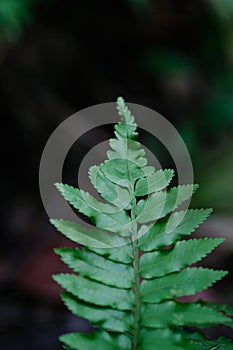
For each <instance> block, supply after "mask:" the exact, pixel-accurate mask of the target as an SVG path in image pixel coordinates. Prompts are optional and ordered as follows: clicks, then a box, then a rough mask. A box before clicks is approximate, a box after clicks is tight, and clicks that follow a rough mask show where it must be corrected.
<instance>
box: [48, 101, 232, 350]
mask: <svg viewBox="0 0 233 350" xmlns="http://www.w3.org/2000/svg"><path fill="white" fill-rule="evenodd" d="M117 110H118V113H119V115H120V117H121V121H120V122H119V123H118V124H117V125H115V136H116V138H114V139H111V140H110V141H109V145H110V150H109V151H108V152H107V160H106V161H105V162H103V163H102V164H100V165H98V166H95V165H94V166H92V167H91V168H90V169H89V179H90V181H91V183H92V185H93V186H94V188H95V189H96V190H97V192H98V193H99V195H100V196H101V198H102V199H103V201H99V200H97V199H95V198H94V197H93V196H91V195H90V194H89V193H87V192H84V191H83V190H80V189H78V188H74V187H72V186H68V185H65V184H56V186H57V188H58V190H59V191H60V192H61V194H62V195H63V196H64V198H65V199H66V200H67V201H68V202H69V203H70V204H71V205H72V206H73V207H74V208H76V209H77V210H78V211H79V212H80V213H82V214H84V215H86V216H87V217H88V218H89V219H90V220H91V221H92V222H93V224H94V225H95V226H96V228H93V229H89V228H85V227H82V226H81V225H79V224H77V223H74V222H69V221H66V220H62V219H52V220H50V221H51V223H52V224H53V225H54V226H55V227H56V228H57V229H58V230H59V231H60V232H61V233H62V234H64V235H65V236H66V237H68V238H69V239H71V240H72V241H74V242H76V243H77V244H81V245H82V247H80V248H78V247H77V248H58V249H55V252H56V253H57V254H58V255H60V257H61V259H62V261H63V262H64V263H65V264H66V265H67V266H69V267H70V268H71V269H72V270H73V272H74V273H73V274H58V275H55V276H53V278H54V280H55V281H56V282H57V283H58V284H59V285H61V286H62V287H63V288H64V289H65V291H63V292H62V299H63V301H64V303H65V305H66V306H67V308H68V309H69V310H70V311H71V312H73V313H74V314H75V315H77V316H79V317H83V318H86V319H87V320H88V321H89V322H91V324H92V325H93V326H94V327H95V328H96V330H95V331H94V332H92V333H90V334H81V333H71V334H66V335H63V336H62V337H61V338H60V339H61V341H62V342H63V343H64V344H65V348H66V349H68V350H92V349H96V350H119V349H122V350H155V349H159V350H160V349H164V350H184V349H188V350H213V349H218V350H230V349H232V348H233V344H232V342H230V341H229V340H227V339H225V338H223V337H222V338H219V339H216V340H214V341H212V340H208V339H206V338H205V336H204V335H203V334H202V333H201V332H191V331H187V330H186V326H191V327H198V328H204V327H209V326H213V325H217V324H223V325H226V326H228V327H233V321H232V316H233V311H232V310H231V309H230V308H229V307H227V306H225V305H223V306H222V305H218V304H215V303H210V302H204V301H196V302H193V303H182V302H178V301H177V300H176V298H177V297H181V296H187V295H193V294H196V293H197V292H200V291H202V290H204V289H206V288H208V287H211V286H212V285H213V284H214V283H215V282H216V281H218V280H220V279H221V278H223V277H224V276H225V275H226V274H227V272H226V271H222V270H213V269H208V268H201V267H198V268H197V267H190V265H192V264H194V263H196V262H197V261H199V260H201V259H203V258H204V257H206V256H207V255H208V254H209V253H210V252H211V251H212V250H213V249H215V248H216V247H217V246H218V245H219V244H221V243H222V242H223V239H221V238H212V239H211V238H199V239H189V240H184V239H183V238H185V237H186V236H188V235H190V234H191V233H192V232H194V231H195V229H196V228H197V227H198V226H199V225H200V224H201V223H203V222H204V221H205V220H206V219H207V218H208V216H209V215H210V213H211V211H212V210H211V209H195V210H192V209H191V210H186V211H175V210H177V209H178V208H179V206H180V204H182V203H183V202H184V201H186V200H188V199H190V198H191V196H192V195H193V193H194V192H195V191H196V190H197V187H198V186H197V185H193V184H190V185H182V186H178V187H172V188H168V186H169V184H170V181H171V179H172V177H173V175H174V171H173V170H170V169H165V170H156V169H155V168H154V167H153V166H148V162H147V159H146V154H145V150H144V149H143V147H142V146H141V144H140V143H139V142H138V141H136V139H137V136H138V133H137V124H136V122H135V118H134V116H133V115H132V113H131V111H130V110H129V108H128V107H127V106H126V104H125V102H124V100H123V99H122V98H118V100H117ZM167 188H168V189H167ZM174 211H175V212H174Z"/></svg>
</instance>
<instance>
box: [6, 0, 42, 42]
mask: <svg viewBox="0 0 233 350" xmlns="http://www.w3.org/2000/svg"><path fill="white" fill-rule="evenodd" d="M36 2H37V0H1V1H0V31H1V33H2V35H4V36H6V37H7V39H8V40H10V41H11V40H14V39H17V38H19V37H20V36H21V35H22V32H23V28H24V25H25V24H26V23H29V22H30V21H31V19H32V16H31V11H32V7H33V5H34V4H35V3H36Z"/></svg>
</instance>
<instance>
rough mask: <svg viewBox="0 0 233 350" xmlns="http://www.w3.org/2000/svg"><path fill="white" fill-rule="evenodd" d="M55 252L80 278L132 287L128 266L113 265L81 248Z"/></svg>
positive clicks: (130, 268)
mask: <svg viewBox="0 0 233 350" xmlns="http://www.w3.org/2000/svg"><path fill="white" fill-rule="evenodd" d="M55 252H56V253H57V254H59V255H60V256H61V259H62V261H64V263H66V265H68V266H69V267H70V268H71V269H73V270H74V272H77V273H79V275H81V276H84V277H88V278H90V279H92V280H95V281H99V282H102V283H103V284H107V285H109V286H115V287H118V288H126V289H128V288H132V286H133V281H134V280H133V269H132V267H131V266H130V265H125V264H120V263H115V262H113V261H110V260H108V259H105V258H103V257H101V256H99V255H98V254H95V253H92V252H90V251H87V250H86V249H81V248H80V249H77V248H73V249H72V248H60V249H55Z"/></svg>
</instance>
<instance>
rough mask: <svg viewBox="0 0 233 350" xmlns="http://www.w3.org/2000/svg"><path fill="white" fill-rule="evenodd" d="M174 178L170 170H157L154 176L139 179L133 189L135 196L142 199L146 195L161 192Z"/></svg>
mask: <svg viewBox="0 0 233 350" xmlns="http://www.w3.org/2000/svg"><path fill="white" fill-rule="evenodd" d="M173 176H174V171H173V170H171V169H166V170H164V171H163V170H159V171H156V172H155V173H154V174H152V175H149V176H146V177H144V178H142V179H139V180H138V181H137V183H136V187H135V196H136V197H143V196H145V195H147V194H150V193H153V192H157V191H161V190H163V189H164V188H165V187H167V186H168V185H169V183H170V181H171V179H172V178H173Z"/></svg>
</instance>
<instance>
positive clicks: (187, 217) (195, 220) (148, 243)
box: [138, 209, 212, 251]
mask: <svg viewBox="0 0 233 350" xmlns="http://www.w3.org/2000/svg"><path fill="white" fill-rule="evenodd" d="M211 212H212V209H195V210H192V209H191V210H187V211H186V212H184V211H180V212H175V213H174V214H171V215H170V216H169V217H168V218H167V219H166V220H163V221H159V222H156V223H155V224H153V225H151V226H148V225H143V226H142V227H141V228H140V229H139V231H138V235H139V247H140V249H141V250H143V251H154V250H157V249H159V248H164V247H166V246H169V245H171V244H174V243H175V242H177V241H178V240H180V239H181V238H183V237H185V236H187V235H189V234H191V233H192V232H193V231H194V230H195V229H197V228H198V226H199V225H200V224H202V223H203V222H204V221H205V220H206V219H207V218H208V216H209V215H210V214H211ZM152 242H153V243H152Z"/></svg>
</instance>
